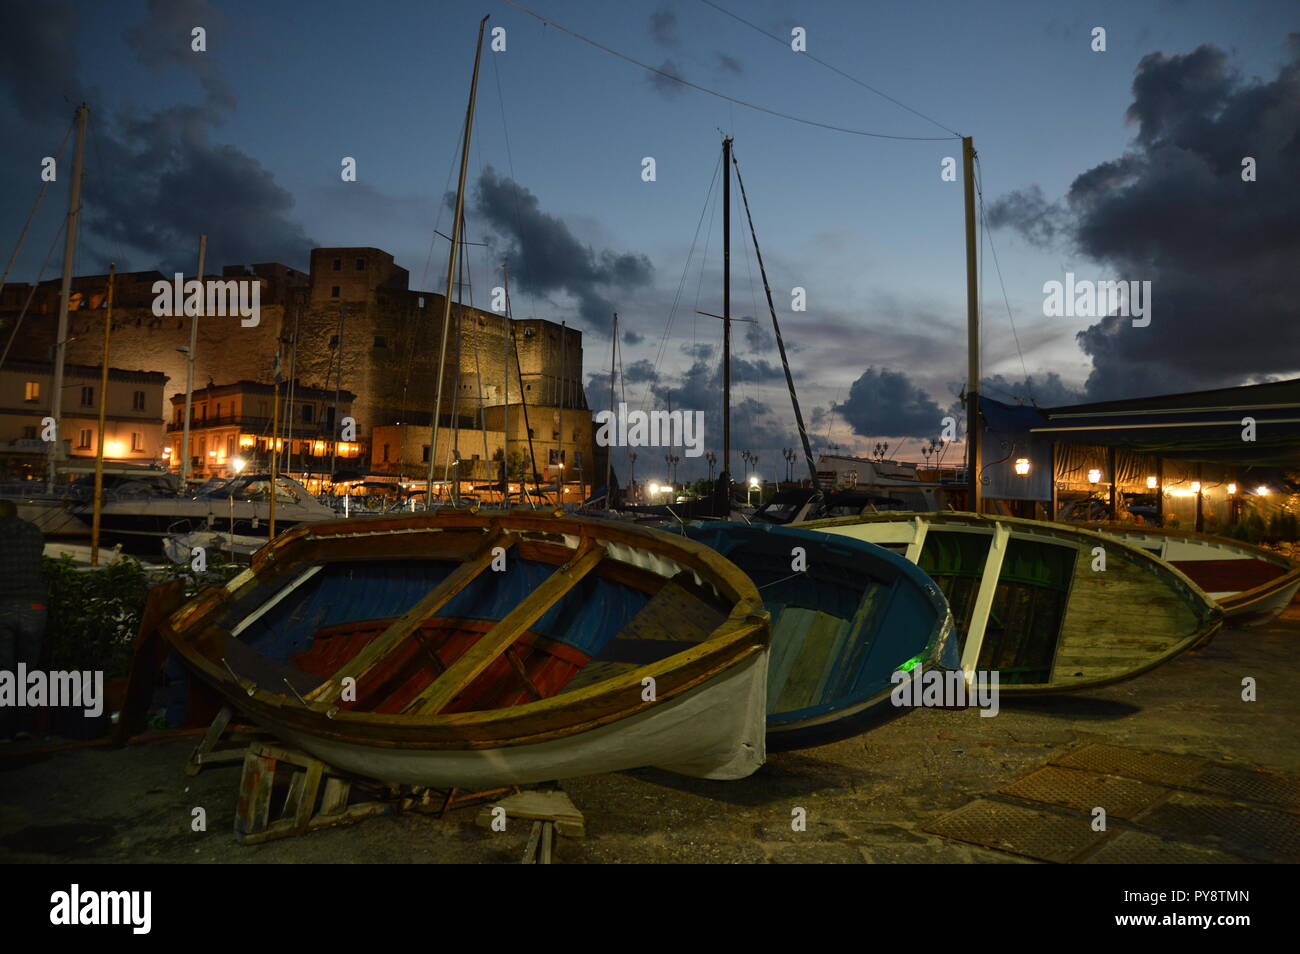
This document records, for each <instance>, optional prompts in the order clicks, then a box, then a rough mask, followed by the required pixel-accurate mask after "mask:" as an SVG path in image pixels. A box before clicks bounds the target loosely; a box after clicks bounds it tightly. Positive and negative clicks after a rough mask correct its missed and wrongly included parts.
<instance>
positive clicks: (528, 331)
mask: <svg viewBox="0 0 1300 954" xmlns="http://www.w3.org/2000/svg"><path fill="white" fill-rule="evenodd" d="M532 336H533V329H532V328H525V329H524V337H525V338H531V337H532Z"/></svg>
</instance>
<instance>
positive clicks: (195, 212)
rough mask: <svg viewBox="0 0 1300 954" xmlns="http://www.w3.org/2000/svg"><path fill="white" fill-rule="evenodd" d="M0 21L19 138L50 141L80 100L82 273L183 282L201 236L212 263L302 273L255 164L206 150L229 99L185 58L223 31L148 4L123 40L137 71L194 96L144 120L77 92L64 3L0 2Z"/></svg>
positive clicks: (301, 240)
mask: <svg viewBox="0 0 1300 954" xmlns="http://www.w3.org/2000/svg"><path fill="white" fill-rule="evenodd" d="M0 17H2V18H3V22H4V23H5V27H6V28H5V31H4V49H5V54H6V55H5V56H3V57H0V63H2V64H3V65H0V100H4V99H7V100H8V101H9V103H10V104H11V105H12V107H13V108H14V109H15V110H16V112H17V113H18V115H19V117H20V118H21V119H23V120H26V121H27V122H28V123H29V124H30V128H29V129H28V130H27V131H26V132H25V134H24V136H25V138H26V137H27V136H30V138H32V139H35V140H36V141H44V140H46V139H50V138H52V141H53V142H54V143H57V142H58V136H61V134H62V130H63V129H64V128H66V125H67V122H68V121H69V119H70V118H71V114H72V111H73V108H74V106H75V104H76V101H77V100H78V99H80V98H81V96H82V95H84V96H85V97H86V99H87V100H88V101H89V102H90V105H91V112H90V121H89V130H90V131H89V140H90V142H89V145H88V147H87V150H86V178H85V192H84V197H85V201H84V209H85V214H84V216H83V218H82V246H81V258H82V261H83V263H84V266H85V267H86V268H88V269H100V268H105V267H106V266H107V262H108V259H109V258H113V259H116V260H117V263H118V267H119V268H120V269H122V270H129V269H131V268H150V267H157V268H160V269H161V270H163V271H165V272H166V271H172V270H183V271H185V272H186V273H187V274H188V273H190V272H192V271H193V269H194V266H195V254H196V251H197V245H198V236H199V234H200V233H207V235H208V262H209V263H211V264H213V265H217V264H226V263H232V264H233V263H252V262H265V261H271V260H278V261H282V262H284V263H286V264H289V265H293V266H297V267H305V266H306V264H307V259H308V253H309V251H310V249H311V247H312V245H313V243H312V241H311V240H310V238H308V236H307V235H305V234H304V232H303V230H302V228H301V226H300V225H298V223H297V222H295V221H294V220H293V218H292V217H291V211H292V209H293V204H294V203H293V198H292V196H291V195H290V194H289V193H288V192H287V191H286V190H284V189H283V188H281V187H280V186H279V185H277V184H276V182H275V179H274V176H273V175H272V173H271V172H269V171H268V170H267V169H265V168H264V167H262V165H261V164H260V163H259V162H258V161H257V160H256V159H255V158H254V157H252V156H250V155H248V154H247V153H245V152H243V151H242V150H240V149H237V148H235V147H234V146H230V145H225V144H221V143H219V142H216V141H214V135H215V130H216V129H217V128H218V127H219V126H220V125H221V123H222V122H223V121H224V119H225V117H226V115H227V114H228V113H229V111H230V110H231V109H232V108H233V106H234V98H233V97H232V96H231V94H230V92H229V90H228V89H227V87H226V86H225V84H224V83H223V82H222V81H221V78H220V77H219V76H218V75H217V73H216V70H215V67H214V65H213V64H214V63H215V62H216V61H215V60H212V59H209V57H210V54H208V53H196V52H193V51H192V50H191V48H190V42H191V39H190V30H191V29H192V28H193V27H195V26H204V27H206V28H207V29H208V30H209V37H208V39H209V44H210V45H211V43H212V42H213V36H212V33H213V31H217V30H220V28H221V26H222V19H221V17H220V15H219V14H217V13H216V12H215V11H214V10H213V9H212V8H211V7H210V6H209V5H208V4H207V3H206V2H201V0H183V2H178V3H170V2H163V0H151V2H150V4H149V6H148V11H147V13H146V18H145V20H143V21H142V22H141V24H140V25H138V26H135V27H131V28H128V29H127V30H126V31H125V33H124V38H125V40H126V42H127V45H128V46H129V47H130V48H131V49H132V50H133V51H134V52H135V53H136V55H137V57H138V59H139V60H140V62H141V63H142V64H144V65H145V66H148V67H150V68H153V69H157V70H159V71H160V73H159V76H160V78H161V77H163V76H164V75H165V74H166V73H167V72H168V71H171V70H175V69H181V70H183V71H186V72H189V73H191V74H192V75H193V76H195V77H196V78H197V80H198V82H199V83H200V85H201V87H202V89H203V93H204V95H203V98H202V101H200V102H198V103H193V104H187V105H181V106H173V107H169V108H167V109H163V110H159V111H157V112H153V113H139V112H133V111H129V110H112V109H106V108H104V107H103V106H102V105H101V102H102V99H103V97H101V96H97V95H95V94H94V91H87V90H83V89H81V88H80V81H79V79H78V77H77V64H76V60H75V46H73V44H72V42H71V39H70V38H73V37H75V36H76V35H77V28H76V19H75V15H74V13H73V11H72V8H71V7H70V5H68V4H64V3H58V2H52V3H40V4H31V3H6V4H5V5H4V12H3V14H0ZM70 154H71V150H70V149H69V150H68V151H67V152H65V162H66V161H67V157H68V156H70ZM0 174H3V173H2V172H0ZM6 178H7V177H6ZM32 277H35V276H34V275H33V276H32Z"/></svg>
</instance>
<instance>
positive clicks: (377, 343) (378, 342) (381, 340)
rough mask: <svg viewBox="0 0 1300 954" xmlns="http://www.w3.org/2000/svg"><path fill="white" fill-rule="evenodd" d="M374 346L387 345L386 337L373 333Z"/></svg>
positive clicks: (382, 346)
mask: <svg viewBox="0 0 1300 954" xmlns="http://www.w3.org/2000/svg"><path fill="white" fill-rule="evenodd" d="M375 347H376V348H387V347H388V341H387V339H385V338H384V336H383V335H375Z"/></svg>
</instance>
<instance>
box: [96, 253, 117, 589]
mask: <svg viewBox="0 0 1300 954" xmlns="http://www.w3.org/2000/svg"><path fill="white" fill-rule="evenodd" d="M116 271H117V262H109V263H108V301H107V302H106V303H105V304H106V306H107V307H106V310H105V311H104V361H103V365H102V366H101V367H100V369H99V440H98V441H96V447H95V497H94V500H93V503H92V506H91V518H90V520H91V523H90V565H91V566H99V523H100V519H101V517H102V515H103V510H104V438H105V437H106V436H107V435H106V434H105V431H106V430H107V427H108V340H109V337H110V336H111V335H112V333H113V276H114V273H115V272H116Z"/></svg>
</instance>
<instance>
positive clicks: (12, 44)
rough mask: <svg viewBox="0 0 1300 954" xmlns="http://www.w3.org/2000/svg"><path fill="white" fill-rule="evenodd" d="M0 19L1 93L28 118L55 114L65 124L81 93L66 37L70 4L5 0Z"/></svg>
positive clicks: (72, 12)
mask: <svg viewBox="0 0 1300 954" xmlns="http://www.w3.org/2000/svg"><path fill="white" fill-rule="evenodd" d="M0 23H3V24H4V30H3V31H2V34H0V36H2V37H3V38H2V39H0V96H3V97H4V99H6V100H7V101H8V104H9V106H10V107H11V108H12V109H13V110H14V111H15V112H17V113H18V115H19V116H20V117H21V118H22V119H24V120H26V121H28V122H42V121H44V120H47V119H49V118H50V117H51V116H55V115H59V116H62V117H64V125H66V124H67V119H68V117H70V116H71V115H72V110H73V109H74V108H75V107H76V105H77V103H78V102H79V101H80V100H81V98H82V97H83V96H84V95H85V91H84V90H83V89H82V88H81V84H80V82H79V81H78V79H77V49H76V46H75V45H74V44H73V43H72V41H71V38H72V37H75V36H77V11H76V8H75V6H74V5H73V4H72V3H71V2H70V0H45V2H43V3H31V2H28V0H4V2H2V3H0ZM61 132H62V130H60V133H61ZM55 142H56V143H57V142H58V140H57V139H56V140H55ZM6 181H9V180H6Z"/></svg>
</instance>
